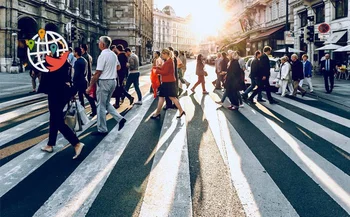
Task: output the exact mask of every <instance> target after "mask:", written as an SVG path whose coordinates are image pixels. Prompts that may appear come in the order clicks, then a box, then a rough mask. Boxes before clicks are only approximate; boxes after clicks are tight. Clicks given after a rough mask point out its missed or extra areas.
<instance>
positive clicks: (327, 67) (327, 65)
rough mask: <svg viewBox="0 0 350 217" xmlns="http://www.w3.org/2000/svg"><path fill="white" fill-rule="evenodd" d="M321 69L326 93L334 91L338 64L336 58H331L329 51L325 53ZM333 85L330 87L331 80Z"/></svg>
mask: <svg viewBox="0 0 350 217" xmlns="http://www.w3.org/2000/svg"><path fill="white" fill-rule="evenodd" d="M321 70H322V74H323V78H324V85H325V88H326V93H328V94H329V93H332V91H333V88H334V74H335V73H336V65H335V62H334V60H332V59H330V56H329V53H327V54H326V55H325V59H324V60H323V61H321ZM328 81H329V82H330V84H331V86H330V87H329V82H328Z"/></svg>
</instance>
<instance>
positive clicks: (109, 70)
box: [86, 36, 126, 135]
mask: <svg viewBox="0 0 350 217" xmlns="http://www.w3.org/2000/svg"><path fill="white" fill-rule="evenodd" d="M111 43H112V40H111V38H110V37H108V36H101V37H100V39H99V44H98V46H99V48H100V50H101V51H102V52H101V54H100V56H99V57H98V59H97V67H96V72H95V74H94V76H93V77H92V79H91V82H90V86H89V87H88V89H87V90H86V92H87V93H89V92H90V90H91V88H92V86H93V85H94V84H95V83H97V91H96V96H97V132H94V133H92V135H106V134H108V128H107V121H106V110H107V111H108V112H109V114H111V115H112V116H113V118H114V119H115V120H116V121H117V122H118V123H119V130H121V129H122V128H123V127H124V124H125V122H126V120H125V119H124V117H123V116H121V115H120V114H119V113H118V112H117V110H116V109H115V108H114V107H113V106H112V104H111V103H110V100H111V97H112V94H113V91H114V90H115V88H116V86H117V81H116V78H117V76H118V75H117V69H118V68H120V64H119V61H118V57H117V55H116V54H115V53H114V52H113V51H111V50H110V49H109V47H110V46H111ZM118 66H119V67H118Z"/></svg>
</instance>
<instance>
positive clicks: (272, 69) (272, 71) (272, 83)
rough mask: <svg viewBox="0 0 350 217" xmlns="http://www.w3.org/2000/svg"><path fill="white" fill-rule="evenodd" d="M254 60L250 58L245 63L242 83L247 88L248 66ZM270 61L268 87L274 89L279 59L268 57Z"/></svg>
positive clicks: (248, 79) (249, 81)
mask: <svg viewBox="0 0 350 217" xmlns="http://www.w3.org/2000/svg"><path fill="white" fill-rule="evenodd" d="M253 59H254V58H250V59H249V60H248V61H247V63H246V70H245V72H244V76H245V78H244V82H245V84H246V85H247V86H249V85H250V84H251V79H250V77H249V75H250V66H251V64H252V61H253ZM269 59H270V79H269V83H270V86H273V87H276V82H277V80H278V79H277V75H278V72H279V71H280V69H279V58H274V57H269Z"/></svg>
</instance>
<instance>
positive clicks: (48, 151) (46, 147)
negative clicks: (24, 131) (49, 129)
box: [41, 145, 53, 153]
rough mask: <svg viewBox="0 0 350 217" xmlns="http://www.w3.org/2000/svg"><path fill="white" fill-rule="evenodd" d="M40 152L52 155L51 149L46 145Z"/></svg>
mask: <svg viewBox="0 0 350 217" xmlns="http://www.w3.org/2000/svg"><path fill="white" fill-rule="evenodd" d="M48 147H51V148H48ZM41 150H42V151H44V152H47V153H52V152H53V147H52V146H49V145H46V146H44V147H41Z"/></svg>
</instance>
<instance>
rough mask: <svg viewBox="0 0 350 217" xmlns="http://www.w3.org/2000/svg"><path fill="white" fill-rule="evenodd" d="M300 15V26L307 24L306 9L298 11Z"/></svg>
mask: <svg viewBox="0 0 350 217" xmlns="http://www.w3.org/2000/svg"><path fill="white" fill-rule="evenodd" d="M299 17H300V27H304V26H306V25H307V11H303V12H301V13H299Z"/></svg>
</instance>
